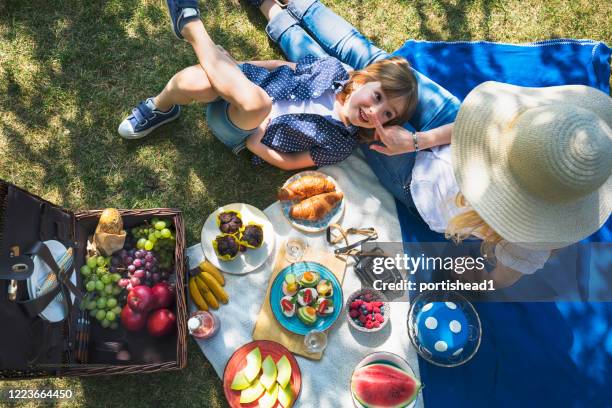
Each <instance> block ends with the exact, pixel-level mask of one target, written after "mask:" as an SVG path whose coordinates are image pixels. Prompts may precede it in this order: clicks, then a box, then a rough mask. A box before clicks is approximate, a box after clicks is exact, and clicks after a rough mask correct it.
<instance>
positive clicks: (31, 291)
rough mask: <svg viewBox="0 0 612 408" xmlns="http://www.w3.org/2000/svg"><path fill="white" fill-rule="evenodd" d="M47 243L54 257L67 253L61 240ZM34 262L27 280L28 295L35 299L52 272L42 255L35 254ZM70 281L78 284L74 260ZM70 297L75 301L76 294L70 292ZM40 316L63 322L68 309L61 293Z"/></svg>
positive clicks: (57, 257)
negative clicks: (60, 297) (32, 269)
mask: <svg viewBox="0 0 612 408" xmlns="http://www.w3.org/2000/svg"><path fill="white" fill-rule="evenodd" d="M44 243H45V245H47V248H49V252H51V256H53V259H55V260H56V261H58V260H59V259H60V258H61V257H62V256H63V255H64V254H65V253H66V247H65V246H64V244H62V243H61V242H59V241H45V242H44ZM33 262H34V272H32V275H31V276H30V278H29V279H28V280H27V287H28V295H29V296H30V299H35V298H37V297H38V294H39V293H40V287H41V286H42V284H43V283H44V281H45V279H47V276H48V275H49V274H50V273H51V272H52V271H51V268H50V267H49V266H48V265H47V264H46V263H45V261H43V259H42V258H41V257H40V256H35V257H34V259H33ZM69 273H70V281H71V282H72V283H73V284H74V285H75V286H76V284H77V283H76V273H74V261H73V263H72V266H71V267H70V272H69ZM70 297H71V298H72V302H74V298H75V297H74V294H73V293H70ZM40 317H42V318H43V319H46V320H48V321H50V322H61V321H62V320H64V319H65V318H66V309H65V307H64V303H63V302H61V301H60V300H59V295H58V296H56V297H55V298H54V299H53V300H52V301H51V302H50V303H49V305H47V307H46V308H45V309H44V310H43V311H42V312H40Z"/></svg>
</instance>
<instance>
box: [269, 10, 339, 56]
mask: <svg viewBox="0 0 612 408" xmlns="http://www.w3.org/2000/svg"><path fill="white" fill-rule="evenodd" d="M266 32H267V33H268V36H269V37H270V38H271V39H272V41H274V42H275V43H277V44H278V45H279V46H280V47H281V49H282V50H283V53H284V54H285V56H286V57H287V59H288V60H289V61H292V62H297V61H298V60H300V59H302V58H304V57H305V56H307V55H312V56H314V57H319V58H321V57H327V56H329V54H327V53H326V52H325V50H324V49H323V48H322V47H321V46H320V45H319V44H318V43H317V42H316V41H315V40H314V39H313V38H312V37H311V36H310V35H309V34H308V33H307V32H306V31H304V29H303V28H302V27H300V25H299V24H298V21H297V20H296V19H295V18H294V17H293V16H292V15H291V14H289V13H288V12H287V11H286V10H283V11H282V12H280V13H279V14H277V15H275V16H274V17H273V18H272V19H271V20H270V21H269V22H268V25H267V26H266Z"/></svg>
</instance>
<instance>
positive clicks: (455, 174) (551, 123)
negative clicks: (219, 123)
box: [249, 0, 612, 287]
mask: <svg viewBox="0 0 612 408" xmlns="http://www.w3.org/2000/svg"><path fill="white" fill-rule="evenodd" d="M249 2H250V3H251V4H253V5H255V6H257V7H259V9H260V10H261V12H262V13H263V15H264V16H265V17H266V18H267V19H268V20H269V21H268V25H267V27H266V31H267V33H268V34H269V36H270V38H271V39H272V40H273V41H275V42H276V43H278V44H279V46H280V47H281V48H282V50H283V52H284V53H285V55H286V56H287V58H288V59H290V60H297V59H299V58H301V53H302V52H304V50H305V49H307V50H308V52H309V53H312V54H315V55H328V54H329V55H332V56H333V57H335V58H338V59H339V60H340V61H342V62H343V63H345V64H348V65H350V66H352V67H353V68H355V69H360V68H362V67H364V66H365V65H367V64H371V63H372V62H373V61H380V60H384V59H385V58H389V54H388V53H386V52H385V51H383V50H381V49H380V48H378V47H376V46H375V45H374V44H372V43H371V42H370V41H369V40H368V39H367V38H366V37H364V36H363V35H362V34H361V33H359V31H358V30H357V29H356V28H355V27H353V26H352V25H351V24H349V23H348V22H347V21H345V20H344V19H343V18H342V17H340V16H338V15H337V14H335V13H334V12H333V11H332V10H330V9H329V8H327V7H326V6H325V5H323V4H322V3H321V2H320V1H318V0H290V1H283V3H288V4H287V6H286V8H281V7H279V6H278V4H277V3H276V2H275V1H274V0H249ZM414 74H415V77H416V80H417V83H418V88H419V95H418V101H417V104H416V107H415V110H414V113H413V115H412V117H411V118H410V123H408V124H404V127H402V126H397V125H393V124H389V123H387V124H385V123H379V121H377V118H376V117H373V118H372V122H373V123H374V127H375V129H376V133H375V138H376V139H377V140H380V141H381V142H382V145H376V144H375V145H364V144H362V145H361V149H362V151H363V153H364V154H365V157H366V161H367V162H368V164H369V165H370V166H371V168H372V170H373V171H374V173H375V174H376V175H377V176H378V178H379V180H380V182H381V184H383V185H384V186H385V187H386V188H387V189H388V190H389V191H390V192H391V193H392V194H393V195H394V197H395V198H396V199H397V200H399V201H400V202H402V203H403V204H405V205H406V206H407V207H408V208H409V209H411V210H412V212H413V213H415V214H418V216H420V217H421V218H422V219H423V221H425V223H426V224H427V225H428V226H429V228H430V229H431V230H433V231H436V232H440V233H444V234H445V235H446V237H447V238H448V239H452V240H454V241H455V242H461V241H462V240H464V239H466V238H470V237H475V238H477V239H480V240H482V242H483V253H485V254H487V255H488V258H489V259H492V260H495V261H496V262H495V264H496V265H495V267H494V269H493V270H492V271H490V272H487V271H484V270H481V271H477V272H475V273H473V274H472V275H471V276H467V274H464V275H462V276H461V277H463V279H465V280H473V281H481V280H483V279H491V280H493V281H494V283H495V286H496V287H505V286H509V285H511V284H513V283H514V282H516V281H517V280H518V279H519V278H520V277H521V276H523V275H525V274H532V273H534V272H535V271H537V270H538V269H540V268H542V267H543V266H544V264H545V263H546V262H547V260H548V258H549V256H550V253H551V250H552V249H556V248H561V247H564V246H567V245H570V244H572V243H575V242H578V241H580V240H581V239H583V238H585V237H587V236H588V235H590V234H592V233H593V232H595V231H596V230H597V229H599V228H600V227H601V225H603V224H604V223H605V222H606V220H607V218H608V217H609V216H610V211H611V208H612V178H611V177H610V174H611V172H612V161H610V160H609V157H610V155H611V154H612V131H611V130H610V129H611V128H612V102H611V99H610V97H609V96H607V95H605V94H603V93H602V92H599V91H597V90H595V89H592V88H588V87H584V86H569V87H553V88H543V89H531V88H521V87H515V86H511V85H505V84H498V83H491V82H489V83H485V84H483V85H480V86H479V87H477V88H476V89H474V90H473V91H472V93H471V94H470V95H469V96H468V97H467V98H466V100H465V101H464V103H463V104H462V105H461V110H460V104H459V101H458V100H457V98H455V97H454V96H452V95H451V94H450V93H449V92H448V91H447V90H445V89H444V88H442V87H441V86H440V85H438V84H436V83H435V82H433V81H431V80H430V79H429V78H427V77H425V76H424V75H423V74H421V73H419V72H417V71H414ZM578 107H580V108H582V110H581V109H579V108H578ZM455 118H456V121H455ZM406 128H408V129H411V130H408V129H406ZM451 135H452V141H453V142H452V143H453V148H452V149H451V148H450V146H449V145H448V143H450V141H451ZM443 144H446V145H445V146H439V145H443ZM433 146H439V147H435V148H432V147H433ZM415 152H416V154H415ZM455 277H460V276H459V275H455Z"/></svg>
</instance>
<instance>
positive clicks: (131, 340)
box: [0, 180, 187, 380]
mask: <svg viewBox="0 0 612 408" xmlns="http://www.w3.org/2000/svg"><path fill="white" fill-rule="evenodd" d="M7 186H8V187H9V194H8V195H11V198H12V196H13V195H14V192H15V191H16V192H17V194H21V195H23V196H25V197H26V198H27V199H29V200H32V201H33V202H36V203H38V202H40V203H41V204H42V205H43V206H45V207H50V208H51V207H52V210H53V216H54V217H55V218H58V215H59V218H61V220H60V222H64V221H65V220H66V219H68V220H69V222H64V223H65V224H71V225H65V226H64V227H63V229H62V234H63V238H64V239H63V240H62V241H64V242H70V241H71V242H72V243H73V248H74V249H75V254H74V262H75V263H74V266H75V271H78V270H79V269H80V268H81V266H82V265H83V264H84V262H85V254H86V248H87V238H88V236H89V235H91V234H92V233H93V232H94V230H95V227H96V225H97V224H98V220H99V218H100V215H101V214H102V210H90V211H80V212H76V213H72V212H70V211H69V210H66V209H62V208H60V207H57V206H54V205H53V204H51V203H49V202H47V201H45V200H43V199H41V198H39V197H36V196H34V195H32V194H30V193H28V192H25V191H23V190H21V189H18V188H16V187H14V186H12V185H10V184H9V183H5V182H3V181H2V180H0V187H3V188H4V189H5V190H6V187H7ZM1 192H2V191H0V193H1ZM0 195H1V194H0ZM6 200H7V195H6V194H5V195H4V196H0V232H2V231H3V229H2V227H3V226H2V222H4V224H6V221H7V220H6V215H7V214H5V210H6V205H7V203H6ZM119 211H120V213H121V216H122V218H123V222H124V225H125V228H126V229H129V228H131V227H133V226H135V225H139V224H141V223H142V222H143V221H144V220H147V219H151V218H153V217H156V218H160V219H168V220H171V221H172V224H173V225H174V228H175V231H176V248H175V266H174V268H175V269H174V275H173V276H174V280H175V284H176V302H175V306H174V307H175V310H174V313H175V315H176V320H177V330H176V331H175V333H174V334H173V335H170V336H167V337H164V338H161V339H157V338H151V337H149V336H148V335H147V334H146V330H145V331H144V332H141V333H131V332H128V331H126V330H125V329H123V328H120V329H118V330H106V329H102V328H101V327H100V326H99V325H98V324H97V323H94V322H93V320H92V324H91V337H90V348H89V350H90V356H91V357H90V359H89V363H88V364H72V363H70V362H69V361H66V359H64V363H63V364H56V365H54V366H45V367H43V368H42V369H41V368H40V366H36V367H32V369H27V370H14V369H7V368H6V367H2V366H1V365H0V380H20V379H33V378H47V377H57V376H95V375H115V374H131V373H152V372H160V371H168V370H179V369H182V368H184V367H185V366H186V364H187V327H186V322H187V303H186V297H185V290H186V281H187V279H186V259H185V255H184V254H185V230H184V224H183V218H182V214H181V212H180V211H179V210H176V209H169V208H157V209H146V210H119ZM9 212H10V211H9ZM2 217H4V219H3V218H2ZM40 217H41V219H42V218H44V215H41V216H40ZM5 226H6V225H5ZM41 230H42V229H41ZM4 231H6V229H4ZM58 231H59V230H58ZM37 233H39V231H37ZM62 234H59V233H58V235H62ZM43 235H44V234H43ZM66 235H67V236H69V237H71V238H72V239H71V240H69V239H66ZM0 238H2V236H0ZM4 238H6V236H5V237H4ZM40 239H41V240H46V239H53V237H50V236H45V237H41V238H40ZM0 244H1V242H0ZM1 247H2V245H0V248H1ZM4 247H7V245H5V246H4ZM75 273H76V275H77V286H78V287H80V288H82V287H83V286H82V282H81V275H80V273H77V272H75ZM72 310H73V319H72V320H73V322H72V324H68V322H67V321H65V322H64V324H63V327H62V335H63V336H66V338H67V339H68V340H69V342H70V343H69V344H71V345H74V344H75V338H74V336H75V333H74V331H75V330H74V329H73V328H74V327H76V324H75V323H76V321H75V318H76V316H78V307H77V306H74V307H73V309H72ZM66 320H67V319H66ZM1 325H2V321H0V326H1ZM105 341H109V342H110V341H119V342H122V343H123V344H125V345H126V347H129V348H130V349H131V355H132V359H131V360H130V362H129V364H127V363H119V362H117V361H116V359H112V362H110V359H108V358H107V359H106V360H108V361H105V358H103V355H104V353H102V352H98V355H96V353H97V351H96V349H95V347H94V346H95V344H101V343H102V342H105Z"/></svg>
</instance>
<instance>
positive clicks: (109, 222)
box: [96, 208, 123, 234]
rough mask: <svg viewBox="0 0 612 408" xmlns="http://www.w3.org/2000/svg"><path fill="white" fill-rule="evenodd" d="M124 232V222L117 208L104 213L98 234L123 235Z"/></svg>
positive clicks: (97, 229)
mask: <svg viewBox="0 0 612 408" xmlns="http://www.w3.org/2000/svg"><path fill="white" fill-rule="evenodd" d="M122 230H123V220H122V219H121V214H119V211H117V210H116V209H115V208H107V209H105V210H104V211H103V212H102V215H101V216H100V221H99V222H98V227H97V228H96V232H104V233H106V234H121V231H122Z"/></svg>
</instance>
